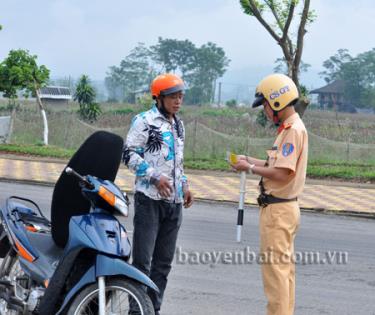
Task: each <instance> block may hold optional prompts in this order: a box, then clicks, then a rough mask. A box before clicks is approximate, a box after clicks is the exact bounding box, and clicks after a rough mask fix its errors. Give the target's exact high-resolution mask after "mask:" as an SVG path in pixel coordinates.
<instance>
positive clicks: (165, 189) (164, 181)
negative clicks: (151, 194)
mask: <svg viewBox="0 0 375 315" xmlns="http://www.w3.org/2000/svg"><path fill="white" fill-rule="evenodd" d="M156 188H157V189H158V191H159V194H160V195H161V196H162V197H163V198H168V197H169V196H170V195H171V193H172V186H171V185H170V184H169V180H168V178H167V177H165V176H163V175H161V176H160V179H159V181H158V183H157V184H156Z"/></svg>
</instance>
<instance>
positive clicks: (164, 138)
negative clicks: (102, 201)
mask: <svg viewBox="0 0 375 315" xmlns="http://www.w3.org/2000/svg"><path fill="white" fill-rule="evenodd" d="M184 139H185V129H184V125H183V122H182V120H181V119H180V118H179V117H178V116H175V117H174V119H173V122H171V121H170V120H168V119H167V118H166V117H165V116H164V115H163V114H161V113H160V111H159V110H158V108H157V107H156V105H154V106H153V107H152V108H151V109H150V110H148V111H146V112H143V113H140V114H138V115H137V116H135V117H134V118H133V120H132V122H131V126H130V130H129V132H128V135H127V138H126V143H125V146H124V150H123V155H122V160H123V162H124V163H125V165H127V166H128V168H129V169H130V170H131V171H132V172H134V173H135V175H136V179H135V191H139V192H142V193H144V194H145V195H146V196H148V197H150V198H152V199H154V200H166V201H168V202H174V203H182V202H183V199H184V193H183V187H184V185H187V178H186V176H185V175H184V170H183V154H184ZM161 175H163V176H165V177H167V178H168V179H169V183H170V185H171V187H173V191H172V194H171V196H170V197H169V198H168V199H164V198H163V197H162V196H161V195H160V194H159V192H158V190H157V188H156V186H155V185H154V183H155V182H157V180H158V179H159V178H160V176H161Z"/></svg>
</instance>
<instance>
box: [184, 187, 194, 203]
mask: <svg viewBox="0 0 375 315" xmlns="http://www.w3.org/2000/svg"><path fill="white" fill-rule="evenodd" d="M193 202H194V197H193V194H192V193H191V191H190V190H189V188H186V189H184V207H185V208H190V206H191V205H192V204H193Z"/></svg>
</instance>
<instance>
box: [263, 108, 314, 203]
mask: <svg viewBox="0 0 375 315" xmlns="http://www.w3.org/2000/svg"><path fill="white" fill-rule="evenodd" d="M283 125H284V129H283V130H282V131H281V132H280V133H279V135H278V136H277V138H276V141H275V143H274V145H273V147H272V149H271V150H268V151H267V154H268V167H278V168H287V169H289V170H291V172H290V175H289V177H288V179H287V180H286V181H283V182H281V181H275V180H271V179H268V178H263V185H264V187H265V191H266V194H271V195H273V196H275V197H279V198H285V199H292V198H295V197H298V196H299V195H300V194H301V193H302V191H303V188H304V185H305V179H306V169H307V155H308V136H307V131H306V128H305V125H304V123H303V121H302V120H301V118H300V117H299V115H298V113H295V114H293V115H291V116H290V117H288V118H287V119H286V120H285V121H284V123H283Z"/></svg>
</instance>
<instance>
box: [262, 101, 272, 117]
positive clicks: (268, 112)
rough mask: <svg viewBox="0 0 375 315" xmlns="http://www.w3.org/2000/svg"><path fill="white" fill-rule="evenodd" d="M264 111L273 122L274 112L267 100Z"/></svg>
mask: <svg viewBox="0 0 375 315" xmlns="http://www.w3.org/2000/svg"><path fill="white" fill-rule="evenodd" d="M263 110H264V113H265V114H266V116H267V118H268V119H269V120H271V121H272V120H273V110H272V108H271V106H270V104H268V102H267V101H266V100H265V101H264V103H263Z"/></svg>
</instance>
